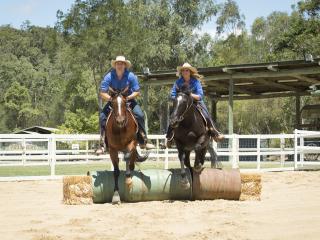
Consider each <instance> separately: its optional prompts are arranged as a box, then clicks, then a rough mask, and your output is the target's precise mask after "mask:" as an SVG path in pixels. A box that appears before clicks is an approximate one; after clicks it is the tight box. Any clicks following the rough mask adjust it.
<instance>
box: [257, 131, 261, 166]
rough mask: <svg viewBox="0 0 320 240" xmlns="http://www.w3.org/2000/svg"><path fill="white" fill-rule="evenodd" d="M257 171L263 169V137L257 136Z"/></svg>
mask: <svg viewBox="0 0 320 240" xmlns="http://www.w3.org/2000/svg"><path fill="white" fill-rule="evenodd" d="M257 169H258V170H260V169H261V135H260V134H259V135H257Z"/></svg>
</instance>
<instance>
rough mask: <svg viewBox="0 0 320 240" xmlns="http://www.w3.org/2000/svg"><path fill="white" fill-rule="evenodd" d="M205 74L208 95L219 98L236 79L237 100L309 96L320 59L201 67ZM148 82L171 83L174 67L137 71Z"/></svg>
mask: <svg viewBox="0 0 320 240" xmlns="http://www.w3.org/2000/svg"><path fill="white" fill-rule="evenodd" d="M198 71H199V73H200V74H202V75H204V90H205V92H206V95H208V96H211V97H213V98H215V99H217V100H227V99H228V97H229V82H230V79H232V80H233V83H234V86H233V98H234V99H239V100H241V99H259V98H270V97H286V96H297V95H300V96H302V95H310V92H311V89H310V88H309V87H310V86H311V85H314V84H320V58H317V59H314V60H313V61H312V62H311V61H305V60H294V61H282V62H269V63H258V64H241V65H227V66H219V67H207V68H198ZM138 76H139V77H140V78H142V79H143V80H144V83H146V84H148V85H151V86H152V85H172V84H173V82H174V81H175V80H176V79H177V77H176V71H175V70H168V71H156V72H151V73H150V74H148V75H145V74H141V73H140V74H138Z"/></svg>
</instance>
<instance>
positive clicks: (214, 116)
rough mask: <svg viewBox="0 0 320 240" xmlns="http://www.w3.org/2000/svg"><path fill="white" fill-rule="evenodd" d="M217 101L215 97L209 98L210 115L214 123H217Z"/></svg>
mask: <svg viewBox="0 0 320 240" xmlns="http://www.w3.org/2000/svg"><path fill="white" fill-rule="evenodd" d="M217 103H218V101H217V100H216V99H214V98H211V116H212V120H213V121H214V122H215V123H217Z"/></svg>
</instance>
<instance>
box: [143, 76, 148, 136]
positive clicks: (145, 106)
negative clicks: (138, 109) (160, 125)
mask: <svg viewBox="0 0 320 240" xmlns="http://www.w3.org/2000/svg"><path fill="white" fill-rule="evenodd" d="M148 90H149V86H148V84H147V83H146V82H145V83H144V84H143V104H142V105H143V110H144V115H145V125H146V132H147V134H148V132H149V129H148V117H149V112H148V101H149V93H148Z"/></svg>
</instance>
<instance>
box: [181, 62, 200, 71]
mask: <svg viewBox="0 0 320 240" xmlns="http://www.w3.org/2000/svg"><path fill="white" fill-rule="evenodd" d="M183 69H189V70H190V72H191V74H198V70H197V69H196V68H195V67H192V66H191V65H190V64H189V63H184V64H183V65H182V66H179V67H177V71H178V74H181V71H182V70H183Z"/></svg>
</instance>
